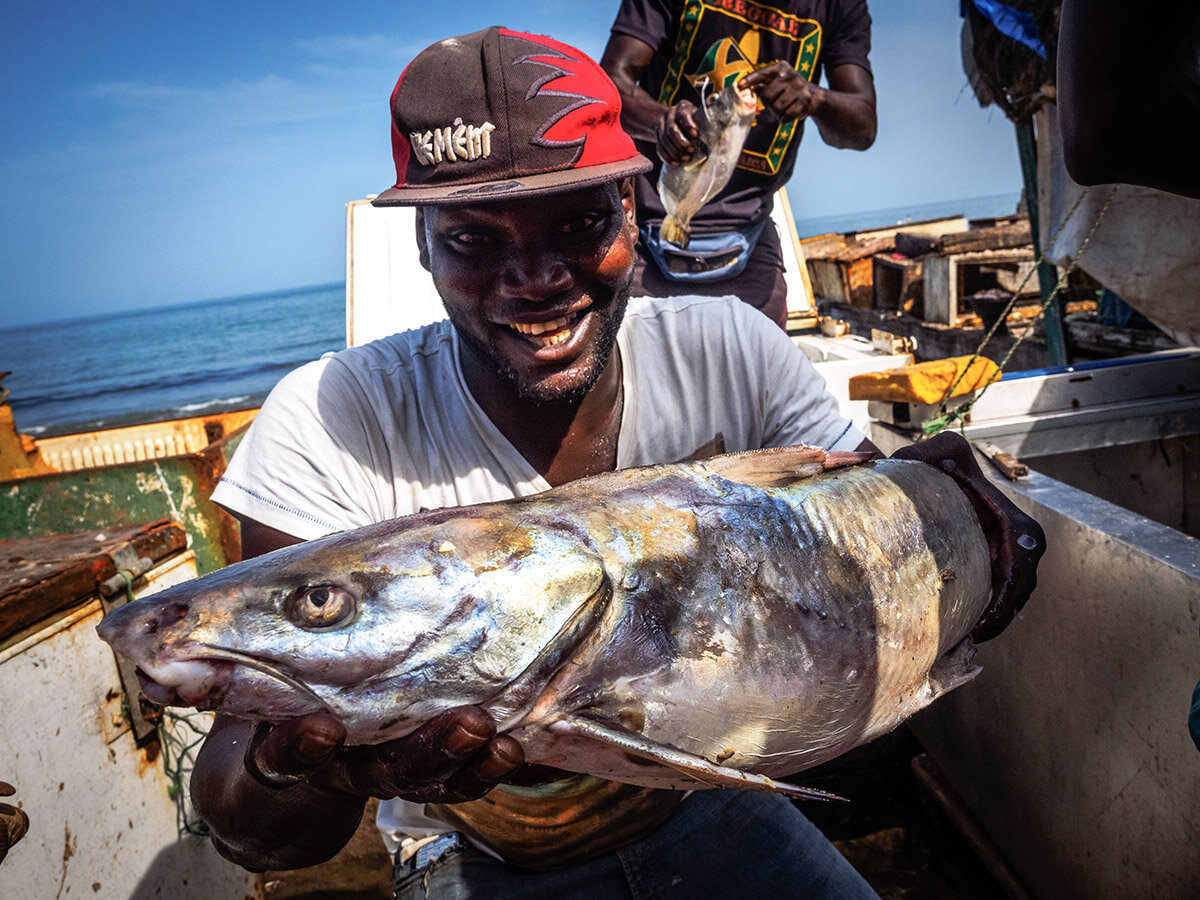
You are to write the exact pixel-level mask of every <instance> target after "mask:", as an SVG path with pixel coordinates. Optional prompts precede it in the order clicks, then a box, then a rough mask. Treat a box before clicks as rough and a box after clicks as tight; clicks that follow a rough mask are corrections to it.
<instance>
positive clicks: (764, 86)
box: [739, 62, 877, 150]
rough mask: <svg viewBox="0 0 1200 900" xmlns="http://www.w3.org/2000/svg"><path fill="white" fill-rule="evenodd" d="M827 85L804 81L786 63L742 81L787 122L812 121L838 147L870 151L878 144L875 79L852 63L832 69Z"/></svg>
mask: <svg viewBox="0 0 1200 900" xmlns="http://www.w3.org/2000/svg"><path fill="white" fill-rule="evenodd" d="M828 79H829V87H828V88H823V87H821V86H820V85H818V84H814V83H813V82H811V81H809V80H808V79H806V78H805V77H804V76H803V75H801V74H800V73H799V72H797V71H796V70H795V69H793V68H792V67H791V66H790V65H788V64H787V63H786V62H774V63H772V64H771V65H769V66H766V67H764V68H762V69H757V70H755V71H753V72H751V73H750V74H749V75H747V76H746V77H745V78H743V79H742V80H741V81H740V82H739V86H740V87H748V88H753V89H754V91H755V92H757V94H758V97H759V99H760V100H762V102H763V104H764V105H765V106H768V107H770V108H771V109H773V110H774V111H775V114H776V115H778V116H779V118H780V119H782V120H783V121H785V122H787V121H791V120H792V119H810V118H811V119H812V120H813V121H814V122H816V123H817V130H818V131H819V132H820V133H821V140H823V141H824V142H825V143H827V144H829V146H831V147H837V148H838V149H839V150H866V149H867V148H868V147H870V146H871V145H872V144H873V143H875V130H876V127H877V122H876V118H875V79H874V78H873V77H872V76H871V73H870V72H868V71H867V70H866V69H864V68H863V67H862V66H856V65H854V64H853V63H846V64H844V65H840V66H835V67H834V68H833V69H831V70H830V71H829V73H828Z"/></svg>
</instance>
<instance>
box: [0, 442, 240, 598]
mask: <svg viewBox="0 0 1200 900" xmlns="http://www.w3.org/2000/svg"><path fill="white" fill-rule="evenodd" d="M234 443H235V442H221V443H218V444H215V445H213V446H210V447H208V448H207V449H205V450H203V451H201V452H200V453H191V454H185V455H182V456H173V457H168V458H166V459H157V460H147V461H145V462H136V463H126V464H123V465H113V466H106V467H104V468H100V469H85V470H82V471H79V472H63V473H58V474H54V475H44V476H39V477H36V478H24V479H20V480H17V481H7V482H0V537H2V538H21V537H34V536H39V535H51V534H71V533H74V532H77V531H92V530H103V529H105V528H113V527H115V526H118V525H125V524H137V523H145V522H153V521H155V520H157V519H161V518H170V519H174V520H175V521H177V522H179V523H180V524H181V525H182V526H183V528H184V530H185V531H186V532H187V535H188V541H189V544H190V546H191V549H192V550H193V552H194V553H195V554H196V568H197V570H198V571H199V572H200V574H204V573H205V572H211V571H213V570H214V569H219V568H221V567H222V566H225V565H227V564H229V563H230V562H234V561H236V560H237V558H238V554H239V550H238V535H237V525H236V522H234V521H233V519H232V517H230V516H229V515H228V514H227V513H225V512H223V511H222V510H221V509H220V508H219V507H218V506H217V505H216V504H214V503H213V502H212V500H211V499H210V494H211V493H212V489H213V487H215V485H216V482H217V480H218V479H219V478H220V476H221V473H222V472H224V470H225V462H226V460H227V459H228V455H229V454H231V453H232V451H233V444H234Z"/></svg>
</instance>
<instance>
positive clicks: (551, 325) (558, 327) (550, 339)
mask: <svg viewBox="0 0 1200 900" xmlns="http://www.w3.org/2000/svg"><path fill="white" fill-rule="evenodd" d="M570 322H571V317H570V316H563V317H562V318H561V319H552V320H551V321H549V322H532V323H530V324H523V323H519V322H514V323H513V326H512V327H513V328H514V329H516V330H517V331H518V332H520V333H521V334H524V335H527V336H528V337H532V338H537V339H538V343H540V344H541V345H542V346H543V347H551V346H553V345H554V344H557V343H560V342H561V341H565V340H566V339H567V338H569V337H570V336H571V329H570V328H569V327H568V325H569V324H570Z"/></svg>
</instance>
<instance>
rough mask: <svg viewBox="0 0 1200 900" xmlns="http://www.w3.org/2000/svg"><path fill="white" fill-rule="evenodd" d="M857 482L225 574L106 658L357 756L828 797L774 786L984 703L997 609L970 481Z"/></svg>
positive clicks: (732, 476) (493, 511)
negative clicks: (466, 740)
mask: <svg viewBox="0 0 1200 900" xmlns="http://www.w3.org/2000/svg"><path fill="white" fill-rule="evenodd" d="M865 457H866V454H845V453H843V454H838V453H829V454H826V453H825V452H824V451H822V450H820V449H817V448H811V447H790V448H781V449H773V450H762V451H754V452H748V453H736V454H728V455H724V456H717V457H713V458H710V459H707V460H704V461H702V462H690V463H678V464H671V465H661V466H650V467H645V468H639V469H626V470H621V471H617V472H612V473H608V474H604V475H597V476H594V477H590V478H585V479H581V480H579V481H576V482H572V483H570V484H567V485H563V486H561V487H558V488H555V489H553V490H549V491H546V492H544V493H542V494H538V495H536V496H532V497H527V498H522V499H517V500H510V501H505V502H497V503H487V504H480V505H476V506H467V507H461V508H450V509H442V510H436V511H433V512H424V513H419V514H417V515H413V516H408V517H404V518H400V519H394V520H391V521H387V522H381V523H378V524H375V525H370V526H367V527H364V528H359V529H355V530H352V531H347V532H343V533H341V534H335V535H331V536H329V537H325V538H321V539H319V540H314V541H308V542H306V543H303V544H298V545H295V546H292V547H287V548H284V549H282V550H277V551H275V552H273V553H270V554H267V555H264V556H261V557H258V558H256V559H252V560H248V561H245V562H242V563H237V564H235V565H232V566H228V567H227V568H225V569H222V570H219V571H217V572H213V573H211V574H209V575H206V576H204V577H202V578H199V579H196V580H194V581H191V582H188V583H186V584H182V585H178V586H175V587H171V588H168V589H166V590H163V591H161V592H159V593H157V594H155V595H153V596H150V597H146V598H143V599H141V600H138V601H137V602H134V603H130V604H128V605H127V606H124V607H122V608H120V609H118V610H116V611H115V612H113V613H110V614H109V615H108V616H107V617H105V619H104V620H103V621H102V622H101V624H100V625H99V628H98V630H99V633H100V636H101V637H102V638H103V639H104V640H105V641H107V642H108V643H110V644H111V645H112V646H113V647H114V648H115V649H116V650H117V651H118V652H120V653H122V654H124V655H126V656H128V657H130V658H131V659H132V660H134V661H135V662H136V663H137V665H138V667H139V670H140V673H141V678H142V690H143V692H144V693H145V694H146V696H147V697H148V698H149V699H150V700H152V701H154V702H157V703H162V704H176V705H193V706H196V707H199V708H202V709H217V710H223V711H225V712H227V713H231V714H234V715H238V716H243V717H249V718H255V719H266V720H270V721H274V722H278V721H281V720H283V719H285V718H288V717H291V716H295V715H299V714H303V713H308V712H313V711H316V710H322V709H323V710H328V711H330V712H332V713H333V714H335V715H336V716H338V717H339V719H340V720H341V721H342V722H343V723H344V724H345V726H346V730H347V732H348V735H349V741H350V742H351V743H360V744H361V743H376V742H380V741H384V740H387V739H390V738H394V737H399V736H401V735H404V734H407V733H409V732H411V731H412V730H414V729H415V728H416V727H417V726H419V725H420V724H421V723H423V722H426V721H428V720H430V719H432V718H434V717H435V716H437V715H438V714H440V713H441V712H443V711H445V710H446V709H449V708H452V707H456V706H460V705H463V704H477V705H479V706H481V707H483V708H484V709H487V710H488V711H489V712H490V713H491V715H492V716H493V718H494V719H495V720H496V722H497V724H498V728H499V730H500V731H502V732H507V733H509V734H511V735H513V737H515V738H516V739H517V740H519V741H520V742H521V743H522V745H523V746H524V748H525V753H526V759H527V760H528V761H529V762H533V763H542V764H546V765H551V766H555V767H558V768H560V769H566V770H570V771H575V772H585V773H590V774H593V775H598V776H601V777H604V778H609V779H612V780H615V781H624V782H628V783H631V784H639V785H643V786H646V787H661V788H672V789H687V788H698V787H724V786H734V787H741V788H747V789H756V790H771V791H779V792H781V793H785V794H788V795H791V796H813V795H819V793H820V792H812V791H810V790H809V789H806V788H803V787H796V786H793V785H789V784H785V783H783V782H780V781H776V780H775V778H776V777H777V776H780V775H787V774H790V773H795V772H798V771H801V770H802V769H804V768H807V767H809V766H812V765H815V764H817V763H819V762H823V761H825V760H828V759H830V758H832V757H834V756H837V755H839V754H840V753H843V752H844V751H846V750H849V749H850V748H852V747H854V746H856V745H858V744H862V743H865V742H867V741H870V740H872V739H873V738H875V737H877V736H879V735H881V734H883V733H885V732H887V731H889V730H891V729H892V728H894V727H895V726H896V725H898V724H899V723H900V722H902V721H903V720H904V719H905V718H907V717H908V716H909V715H911V714H912V713H914V712H916V711H917V710H919V709H921V708H922V707H924V706H926V705H927V704H928V703H930V702H931V701H932V700H934V699H935V698H936V697H938V696H939V695H941V694H942V693H944V692H945V691H947V690H949V689H950V688H952V687H954V686H956V685H958V684H961V683H963V682H964V681H966V680H968V679H969V678H971V677H973V675H974V674H975V672H976V671H977V669H976V668H975V666H974V665H973V664H972V663H971V654H972V652H973V646H972V643H971V639H970V634H971V631H972V629H973V628H974V627H975V626H976V624H977V623H979V622H980V621H981V620H982V619H984V618H986V617H987V616H988V615H989V613H990V612H994V605H995V604H994V600H993V597H992V572H991V563H990V560H989V548H988V542H987V540H986V538H985V537H984V534H983V531H982V528H981V526H980V524H979V520H978V519H977V517H976V513H975V511H974V509H973V507H972V502H971V501H970V500H969V499H968V497H967V495H966V494H965V493H964V492H963V490H961V489H960V488H959V487H958V486H957V484H956V482H955V480H954V479H953V478H952V477H951V476H950V475H947V474H945V473H944V472H943V471H941V470H940V469H938V468H937V467H935V466H932V465H928V464H926V463H924V462H919V461H914V460H896V459H893V460H874V461H869V462H865V461H864V459H865ZM1013 515H1014V516H1016V517H1019V518H1020V521H1019V522H1018V525H1019V527H1020V528H1022V529H1024V530H1023V532H1022V533H1023V534H1026V533H1027V534H1028V535H1029V537H1028V539H1027V540H1026V544H1029V545H1030V546H1033V545H1034V544H1031V543H1030V542H1031V541H1035V542H1041V541H1043V538H1042V535H1041V530H1040V528H1038V526H1037V523H1036V522H1033V520H1032V519H1029V518H1028V517H1025V516H1024V515H1023V514H1022V513H1020V512H1019V511H1017V510H1016V509H1015V507H1014V510H1013ZM1022 546H1025V544H1023V545H1022ZM1042 546H1044V544H1042ZM1022 602H1023V598H1022ZM1011 612H1012V611H1011V610H1009V616H1011ZM1005 621H1007V620H1005Z"/></svg>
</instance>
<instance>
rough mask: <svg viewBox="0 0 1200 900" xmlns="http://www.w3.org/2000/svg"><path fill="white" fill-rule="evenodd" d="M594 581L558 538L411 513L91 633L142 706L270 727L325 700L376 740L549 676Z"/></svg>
mask: <svg viewBox="0 0 1200 900" xmlns="http://www.w3.org/2000/svg"><path fill="white" fill-rule="evenodd" d="M606 584H607V576H606V574H605V572H604V569H603V567H602V565H601V563H600V560H599V558H598V557H597V556H595V555H594V554H593V553H591V552H590V551H588V550H586V549H585V548H583V547H581V546H580V545H579V543H578V541H577V540H573V539H572V537H571V536H570V535H568V534H565V533H560V532H556V531H554V530H552V529H542V528H526V527H521V526H514V525H510V524H507V523H505V522H502V521H498V520H497V519H495V518H493V517H488V516H475V515H471V514H464V515H454V516H436V515H435V516H432V517H429V516H426V517H425V518H422V517H412V519H411V520H405V519H401V520H394V521H393V522H385V523H381V524H379V525H373V526H368V527H366V528H363V529H356V530H355V531H350V532H344V533H342V534H339V535H334V536H331V537H328V538H322V539H319V540H316V541H309V542H306V543H303V544H297V545H294V546H292V547H287V548H284V549H282V550H277V551H275V552H273V553H269V554H265V555H263V556H261V557H257V558H255V559H252V560H247V561H245V562H242V563H237V564H234V565H231V566H228V567H226V568H224V569H221V570H219V571H216V572H213V573H210V574H208V575H205V576H203V577H201V578H198V579H195V580H193V581H190V582H186V583H184V584H180V585H177V586H174V587H171V588H168V589H166V590H163V591H161V592H159V593H156V594H154V595H151V596H148V597H145V598H143V599H140V600H137V601H135V602H133V603H129V604H127V605H125V606H123V607H121V608H119V609H118V610H116V611H114V612H112V613H110V614H109V615H107V616H106V617H105V618H104V620H103V621H102V622H101V624H100V625H99V626H98V629H97V630H98V632H99V634H100V637H101V638H102V639H104V640H105V641H107V642H108V643H109V644H111V645H112V647H113V648H114V649H115V650H116V651H117V652H119V653H121V654H123V655H125V656H128V657H130V658H131V659H132V660H133V661H134V662H135V663H136V664H137V666H138V670H139V679H140V681H141V687H142V691H143V693H144V694H146V696H147V697H148V698H149V699H150V700H151V701H153V702H156V703H160V704H163V705H178V706H194V707H197V708H199V709H212V710H220V711H222V712H227V713H230V714H233V715H238V716H243V717H248V718H256V719H266V720H268V721H274V722H278V721H282V720H283V719H286V718H290V717H292V716H296V715H301V714H304V713H308V712H314V711H317V710H322V709H323V710H327V711H329V712H332V713H333V714H334V715H336V716H337V717H338V718H339V719H340V720H341V721H342V722H343V724H344V725H345V726H346V729H347V733H348V740H349V741H350V742H351V743H376V742H378V741H382V740H387V739H389V738H392V737H398V736H401V735H403V734H406V733H408V732H409V731H412V730H413V729H415V728H416V727H417V726H418V725H420V724H421V723H422V722H424V721H427V720H429V719H431V718H433V717H435V716H436V715H438V714H439V713H441V712H443V711H445V710H446V709H450V708H453V707H455V706H460V705H463V704H484V703H487V702H489V701H490V700H492V699H493V698H495V697H496V696H497V695H498V694H502V693H503V692H504V690H505V689H506V687H508V686H509V685H510V684H512V683H513V682H514V681H517V680H518V679H519V678H520V677H521V676H524V682H525V683H526V686H527V687H528V682H529V679H530V677H531V676H530V674H529V670H531V669H532V670H538V668H539V666H541V667H542V668H545V669H546V671H545V672H544V673H542V674H544V677H545V678H546V679H548V678H549V677H550V676H551V675H552V674H553V669H554V667H555V666H557V665H558V664H560V663H561V660H562V658H563V648H562V646H561V645H562V644H563V643H564V641H567V642H569V641H571V640H576V639H578V638H579V637H581V635H580V634H579V633H578V631H579V622H580V617H579V615H578V613H579V611H580V609H581V608H587V607H589V606H594V605H595V602H596V601H601V602H600V603H599V605H600V606H604V605H606V603H607V596H608V591H607V588H606ZM585 618H586V619H588V621H591V619H590V618H588V617H585ZM571 623H574V625H572V624H571ZM547 648H550V649H549V650H548V649H547Z"/></svg>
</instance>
